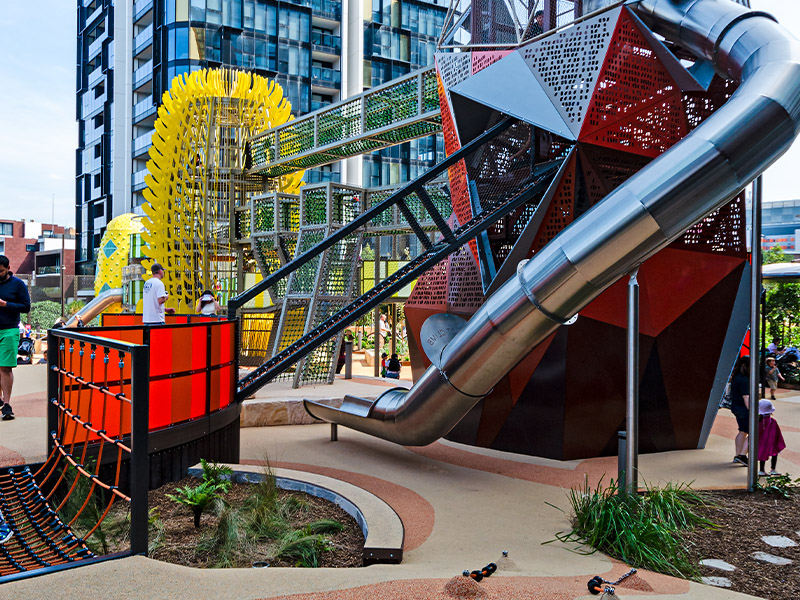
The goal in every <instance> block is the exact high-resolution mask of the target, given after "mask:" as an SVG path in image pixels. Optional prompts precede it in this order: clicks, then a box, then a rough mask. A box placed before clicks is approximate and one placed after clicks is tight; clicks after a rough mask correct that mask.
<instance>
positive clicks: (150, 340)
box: [0, 315, 239, 583]
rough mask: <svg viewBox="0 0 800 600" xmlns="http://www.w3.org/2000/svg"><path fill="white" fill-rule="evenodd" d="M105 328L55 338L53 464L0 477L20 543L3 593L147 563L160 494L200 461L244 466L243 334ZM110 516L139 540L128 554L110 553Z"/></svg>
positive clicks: (216, 327) (10, 551) (1, 568)
mask: <svg viewBox="0 0 800 600" xmlns="http://www.w3.org/2000/svg"><path fill="white" fill-rule="evenodd" d="M103 320H104V323H105V324H108V325H109V326H107V327H97V328H86V329H80V330H67V329H60V330H51V331H50V332H49V333H48V356H47V360H48V390H47V391H48V413H47V423H48V438H47V441H48V458H47V459H46V461H45V462H44V463H43V464H42V465H40V466H38V468H37V467H30V466H21V467H11V468H8V469H4V470H2V471H1V472H0V510H2V512H3V516H4V518H5V519H6V522H7V523H8V524H9V526H10V527H11V530H12V532H13V536H12V538H11V539H10V540H9V541H8V542H6V543H5V544H3V545H0V583H2V582H4V581H10V580H13V579H18V578H21V577H27V576H30V575H38V574H42V573H48V572H52V571H53V570H60V569H64V568H69V567H71V566H76V565H78V564H87V561H92V562H94V561H97V560H106V559H108V558H116V557H120V556H127V555H130V554H144V553H146V552H147V544H148V540H147V530H148V505H147V493H148V491H149V490H150V489H153V488H155V487H158V486H159V485H161V484H162V483H164V482H166V481H174V480H176V479H179V478H181V477H183V476H185V474H186V470H187V469H188V467H189V466H191V465H192V464H195V463H196V462H198V461H199V459H200V458H207V459H209V460H213V461H220V462H223V461H225V462H238V455H239V423H238V421H239V405H238V404H237V403H235V402H233V398H234V385H235V374H236V368H237V361H236V359H235V355H234V351H233V349H234V340H235V336H236V326H237V324H236V322H234V321H229V320H227V319H221V318H215V317H214V318H209V317H202V316H196V315H191V316H188V315H176V316H174V317H171V318H170V320H172V321H173V322H174V323H173V324H167V325H161V326H145V325H142V324H141V316H140V315H139V316H137V315H109V316H106V317H105V318H104V319H103ZM137 321H138V322H137ZM112 323H113V325H112ZM120 503H122V504H123V505H124V508H122V509H120V508H119V504H120ZM115 506H116V508H115ZM109 516H111V517H112V521H113V527H114V528H116V529H119V528H120V527H122V528H123V529H124V528H125V527H127V528H128V529H127V535H128V538H127V539H129V540H130V544H129V547H128V548H127V549H125V550H121V551H120V550H119V548H116V549H115V548H112V547H109V546H108V545H107V543H106V538H105V533H104V529H103V528H104V525H103V523H104V521H106V520H107V519H108V518H109ZM123 539H125V536H123Z"/></svg>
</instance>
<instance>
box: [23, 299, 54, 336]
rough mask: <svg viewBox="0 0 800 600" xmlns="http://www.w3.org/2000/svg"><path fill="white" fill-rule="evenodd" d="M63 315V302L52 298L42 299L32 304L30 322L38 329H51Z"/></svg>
mask: <svg viewBox="0 0 800 600" xmlns="http://www.w3.org/2000/svg"><path fill="white" fill-rule="evenodd" d="M60 316H61V304H59V303H58V302H53V301H52V300H42V301H40V302H34V303H33V304H31V312H30V313H28V323H30V324H31V327H32V328H33V329H35V330H37V331H41V330H45V329H50V328H51V327H52V326H53V324H54V323H55V322H56V319H58V317H60Z"/></svg>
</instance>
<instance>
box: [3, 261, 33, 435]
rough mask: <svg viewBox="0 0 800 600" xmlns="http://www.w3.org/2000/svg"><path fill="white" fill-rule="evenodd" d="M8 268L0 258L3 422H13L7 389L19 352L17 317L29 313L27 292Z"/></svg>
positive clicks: (9, 387) (12, 377)
mask: <svg viewBox="0 0 800 600" xmlns="http://www.w3.org/2000/svg"><path fill="white" fill-rule="evenodd" d="M9 266H10V263H9V262H8V258H7V257H5V256H3V255H2V254H0V407H2V409H0V413H1V414H2V415H3V417H2V418H3V420H4V421H10V420H12V419H13V418H14V411H13V410H12V409H11V389H12V388H13V387H14V371H13V369H14V367H16V366H17V349H18V348H19V315H20V313H26V312H29V311H30V310H31V297H30V295H28V288H27V287H26V286H25V283H24V282H23V281H22V280H21V279H18V278H16V277H14V274H13V273H12V272H11V271H10V270H9Z"/></svg>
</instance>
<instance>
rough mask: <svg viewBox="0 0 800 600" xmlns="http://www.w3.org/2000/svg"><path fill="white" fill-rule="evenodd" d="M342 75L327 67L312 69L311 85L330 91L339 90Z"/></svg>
mask: <svg viewBox="0 0 800 600" xmlns="http://www.w3.org/2000/svg"><path fill="white" fill-rule="evenodd" d="M341 83H342V73H341V72H340V71H337V70H335V69H329V68H327V67H311V85H312V86H319V87H325V88H330V89H336V90H338V89H339V86H340V85H341Z"/></svg>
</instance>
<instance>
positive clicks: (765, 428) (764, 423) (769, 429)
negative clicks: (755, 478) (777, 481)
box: [758, 400, 786, 477]
mask: <svg viewBox="0 0 800 600" xmlns="http://www.w3.org/2000/svg"><path fill="white" fill-rule="evenodd" d="M774 412H775V405H774V404H772V402H770V401H769V400H759V401H758V415H759V417H758V419H759V426H758V469H759V471H758V475H759V477H764V476H765V475H766V472H765V464H766V462H767V459H768V458H769V459H770V472H769V474H770V475H780V473H778V471H776V470H775V469H776V467H777V466H778V454H779V453H780V452H781V450H783V449H784V448H786V443H785V442H784V441H783V434H782V433H781V428H780V425H778V422H777V421H776V420H775V419H774V418H772V413H774Z"/></svg>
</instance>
